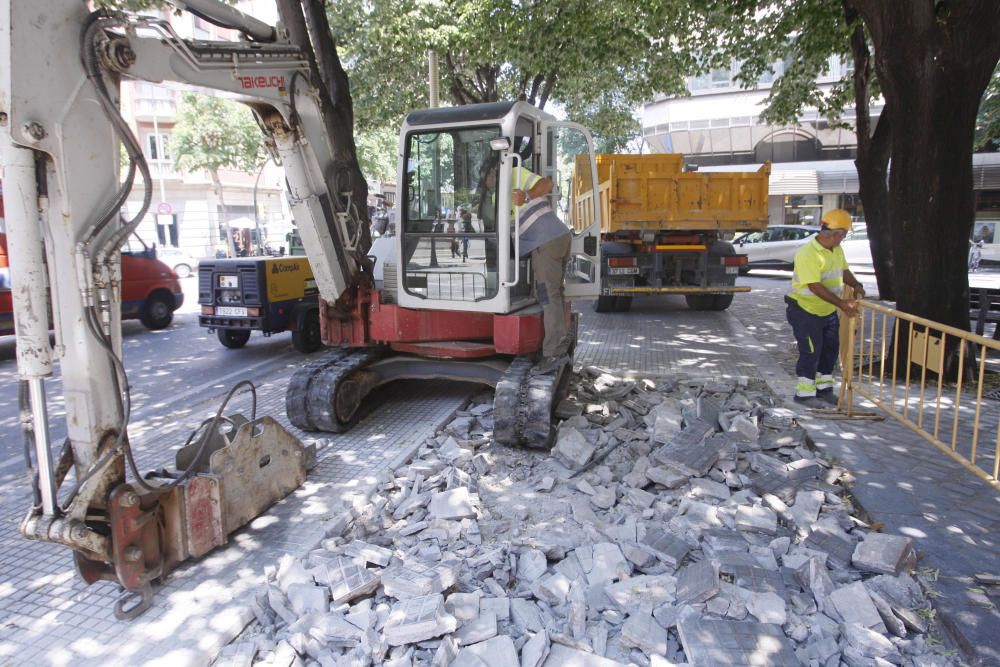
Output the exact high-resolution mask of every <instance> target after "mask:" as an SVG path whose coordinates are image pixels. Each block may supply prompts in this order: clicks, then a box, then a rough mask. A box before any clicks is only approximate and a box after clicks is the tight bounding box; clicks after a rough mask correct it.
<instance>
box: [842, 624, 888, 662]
mask: <svg viewBox="0 0 1000 667" xmlns="http://www.w3.org/2000/svg"><path fill="white" fill-rule="evenodd" d="M840 630H841V633H842V634H843V636H844V639H846V640H847V643H848V644H850V645H851V646H853V647H854V648H855V649H857V650H858V651H859V652H860V653H861V655H863V656H865V657H866V658H882V659H883V660H888V661H889V662H891V663H892V664H894V665H898V664H899V663H900V662H901V661H902V656H901V655H900V654H899V651H898V650H897V649H896V645H895V644H893V643H892V642H891V641H889V639H888V638H886V637H884V636H883V635H881V634H879V633H878V632H877V631H874V630H872V629H871V628H869V627H867V626H865V625H864V624H861V623H844V624H843V625H842V626H841V627H840Z"/></svg>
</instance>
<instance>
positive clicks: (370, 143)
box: [354, 128, 399, 182]
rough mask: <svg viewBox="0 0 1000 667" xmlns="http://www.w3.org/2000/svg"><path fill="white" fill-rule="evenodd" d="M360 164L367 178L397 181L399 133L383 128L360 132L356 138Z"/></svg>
mask: <svg viewBox="0 0 1000 667" xmlns="http://www.w3.org/2000/svg"><path fill="white" fill-rule="evenodd" d="M354 141H355V144H356V145H357V149H358V163H359V164H360V165H361V172H362V173H363V174H364V175H365V178H368V179H370V180H376V181H389V182H392V181H395V180H396V152H397V151H398V148H397V144H398V142H399V133H398V132H397V131H396V130H395V129H389V128H383V129H379V130H369V131H367V132H359V133H357V134H355V136H354Z"/></svg>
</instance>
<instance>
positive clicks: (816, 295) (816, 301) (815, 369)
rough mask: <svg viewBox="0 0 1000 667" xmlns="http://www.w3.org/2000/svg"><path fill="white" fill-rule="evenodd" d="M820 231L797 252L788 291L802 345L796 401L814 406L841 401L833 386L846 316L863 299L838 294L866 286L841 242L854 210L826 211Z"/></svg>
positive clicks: (855, 310) (791, 321)
mask: <svg viewBox="0 0 1000 667" xmlns="http://www.w3.org/2000/svg"><path fill="white" fill-rule="evenodd" d="M820 225H821V227H820V231H819V233H818V234H817V235H816V236H815V237H814V238H813V240H812V241H810V242H809V243H807V244H806V245H804V246H802V248H801V249H800V250H799V251H798V252H797V253H795V272H794V273H793V275H792V289H791V292H790V293H789V294H788V295H787V296H786V297H785V303H787V304H788V308H787V309H786V310H785V315H786V317H787V318H788V323H789V324H790V325H792V331H793V332H794V334H795V342H796V343H797V344H798V348H799V361H798V363H797V364H796V365H795V375H796V376H797V377H798V380H797V382H796V384H795V401H796V402H797V403H801V404H803V405H806V406H807V407H810V408H828V407H830V406H831V405H836V404H837V397H836V395H835V394H834V391H833V367H834V365H835V364H836V363H837V355H838V352H839V350H840V331H839V329H840V318H839V316H838V313H837V311H838V310H840V311H842V312H843V313H844V314H845V315H847V316H848V317H854V316H856V315H857V314H858V304H857V301H855V300H853V299H841V298H840V296H838V295H839V294H840V292H841V290H842V288H843V286H844V285H845V284H847V285H849V286H851V287H853V288H854V289H855V291H856V292H857V294H858V296H859V297H864V295H865V288H864V287H863V286H862V285H861V283H860V282H858V279H857V278H855V277H854V274H853V273H851V270H850V268H849V267H848V266H847V259H846V258H845V257H844V249H843V248H841V247H840V244H841V242H842V241H843V240H844V237H846V236H847V232H849V231H850V230H851V215H850V213H848V212H847V211H845V210H843V209H839V208H836V209H833V210H832V211H828V212H826V213H825V214H823V218H822V219H821V220H820Z"/></svg>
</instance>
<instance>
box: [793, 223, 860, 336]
mask: <svg viewBox="0 0 1000 667" xmlns="http://www.w3.org/2000/svg"><path fill="white" fill-rule="evenodd" d="M846 269H847V259H846V258H845V257H844V249H843V248H841V247H840V246H839V245H838V246H836V247H835V248H834V249H833V250H827V249H826V248H824V247H823V246H822V245H821V244H820V242H819V241H817V240H816V239H815V238H814V239H813V240H812V241H810V242H809V243H807V244H805V245H804V246H802V247H801V248H799V251H798V252H797V253H795V273H793V274H792V290H791V292H789V294H788V296H790V297H791V298H793V299H795V301H796V303H798V304H799V307H801V308H802V310H804V311H806V312H807V313H812V314H813V315H818V316H819V317H826V316H827V315H832V314H833V313H834V312H835V311H836V310H837V307H836V306H834V305H833V304H832V303H829V302H827V301H824V300H823V299H821V298H819V297H818V296H816V295H815V294H813V293H812V290H811V289H809V285H811V284H812V283H822V285H823V287H825V288H827V289H828V290H830V291H831V292H833V293H834V294H837V295H839V294H840V291H841V288H843V286H844V271H845V270H846Z"/></svg>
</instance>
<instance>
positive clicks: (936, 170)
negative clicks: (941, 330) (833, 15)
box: [853, 0, 1000, 329]
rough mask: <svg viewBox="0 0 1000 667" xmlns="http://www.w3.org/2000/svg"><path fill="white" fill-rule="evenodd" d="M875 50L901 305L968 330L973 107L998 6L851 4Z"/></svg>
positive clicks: (995, 33) (870, 0)
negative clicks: (885, 127)
mask: <svg viewBox="0 0 1000 667" xmlns="http://www.w3.org/2000/svg"><path fill="white" fill-rule="evenodd" d="M853 5H854V7H855V8H856V9H857V10H858V12H859V13H860V14H861V16H862V17H863V18H864V21H865V23H866V25H867V26H868V28H869V31H870V33H871V35H872V40H873V43H874V46H875V68H876V71H877V72H878V77H879V83H880V85H881V87H882V91H883V95H884V97H885V100H886V107H885V109H884V110H883V115H886V116H887V118H888V119H889V123H890V127H891V128H892V132H891V135H892V137H891V139H890V144H891V154H892V169H891V172H890V174H889V227H890V230H891V234H892V255H893V257H896V258H899V260H900V261H897V262H894V264H893V266H894V273H893V285H894V286H895V287H896V303H897V307H898V308H899V309H900V310H902V311H905V312H908V313H912V314H914V315H919V316H921V317H926V318H928V319H931V320H935V321H937V322H941V323H944V324H950V325H952V326H955V327H959V328H962V329H968V327H969V281H968V263H967V261H968V260H967V257H968V247H969V246H968V242H969V235H970V233H971V230H972V224H973V218H974V201H973V192H972V145H973V136H974V132H975V122H976V112H977V110H978V108H979V101H980V99H981V97H982V94H983V91H984V90H985V88H986V85H987V83H989V80H990V76H991V75H992V73H993V69H994V67H995V66H996V63H997V60H998V58H1000V3H997V2H996V1H995V0H979V1H978V2H976V1H972V0H969V1H967V2H964V3H945V2H932V1H930V0H919V1H915V2H906V3H895V2H882V1H880V0H853Z"/></svg>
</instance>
